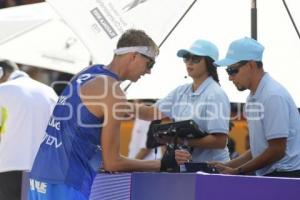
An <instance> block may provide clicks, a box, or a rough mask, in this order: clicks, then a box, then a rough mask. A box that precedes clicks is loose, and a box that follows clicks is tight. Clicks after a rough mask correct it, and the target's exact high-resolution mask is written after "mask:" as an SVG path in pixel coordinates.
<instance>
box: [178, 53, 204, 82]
mask: <svg viewBox="0 0 300 200" xmlns="http://www.w3.org/2000/svg"><path fill="white" fill-rule="evenodd" d="M183 61H184V63H185V65H186V70H187V72H188V75H189V76H190V77H191V78H193V79H197V78H201V77H203V76H207V75H208V72H207V69H206V62H205V58H204V57H203V56H196V55H192V54H188V55H186V56H185V57H183Z"/></svg>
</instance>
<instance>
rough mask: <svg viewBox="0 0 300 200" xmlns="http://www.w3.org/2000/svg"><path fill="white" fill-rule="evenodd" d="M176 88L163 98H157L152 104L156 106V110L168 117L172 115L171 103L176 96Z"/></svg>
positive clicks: (172, 103)
mask: <svg viewBox="0 0 300 200" xmlns="http://www.w3.org/2000/svg"><path fill="white" fill-rule="evenodd" d="M178 92H179V91H178V88H176V89H175V90H173V91H172V92H170V93H169V94H168V95H167V96H166V97H164V98H163V99H160V100H158V101H157V102H156V103H155V104H154V106H156V107H157V108H158V110H159V111H160V112H161V113H163V114H164V115H166V116H168V117H169V118H172V115H173V109H172V108H173V105H174V102H175V101H176V98H177V96H178Z"/></svg>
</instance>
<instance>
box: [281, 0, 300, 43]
mask: <svg viewBox="0 0 300 200" xmlns="http://www.w3.org/2000/svg"><path fill="white" fill-rule="evenodd" d="M282 2H283V4H284V7H285V9H286V11H287V13H288V15H289V17H290V19H291V21H292V23H293V26H294V29H295V31H296V33H297V35H298V37H299V39H300V33H299V30H298V28H297V25H296V23H295V21H294V19H293V16H292V14H291V12H290V10H289V8H288V6H287V4H286V2H285V0H282Z"/></svg>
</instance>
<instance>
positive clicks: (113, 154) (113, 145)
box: [81, 77, 160, 171]
mask: <svg viewBox="0 0 300 200" xmlns="http://www.w3.org/2000/svg"><path fill="white" fill-rule="evenodd" d="M81 90H82V91H83V93H84V94H85V96H87V95H90V96H91V95H92V96H99V98H96V99H94V98H92V99H87V98H85V100H84V103H85V104H86V106H87V108H88V109H89V110H90V111H91V112H92V113H94V114H95V115H96V116H98V117H103V118H104V124H103V128H102V134H101V147H102V158H103V162H104V169H105V170H107V171H159V169H160V160H154V161H153V160H152V161H150V160H148V161H146V160H136V159H129V158H127V157H124V156H122V155H120V127H121V120H122V119H124V117H125V114H126V113H127V111H128V109H129V106H128V102H127V100H126V98H125V96H124V93H123V92H122V90H121V89H120V87H119V85H117V82H116V81H115V80H114V79H112V78H108V77H98V78H96V79H94V80H93V81H91V82H89V83H87V84H86V85H85V86H84V87H82V89H81ZM103 94H105V95H103ZM91 104H93V105H91Z"/></svg>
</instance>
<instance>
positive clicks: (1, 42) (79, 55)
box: [0, 3, 91, 73]
mask: <svg viewBox="0 0 300 200" xmlns="http://www.w3.org/2000/svg"><path fill="white" fill-rule="evenodd" d="M0 27H1V31H0V58H5V59H10V60H13V61H15V62H17V63H21V64H27V65H32V66H38V67H43V68H47V69H52V70H57V71H63V72H68V73H76V72H78V71H80V69H82V68H83V67H85V66H87V65H88V63H89V61H90V59H91V56H90V53H89V52H88V51H87V49H86V48H85V46H84V45H83V44H82V43H81V42H80V40H79V39H78V37H77V36H76V35H75V34H74V33H73V32H72V31H71V30H70V28H69V27H68V26H67V25H66V24H65V23H64V21H62V20H61V19H60V18H59V17H58V16H57V14H56V13H55V12H54V11H53V10H52V9H51V7H50V6H49V5H48V4H47V3H38V4H32V5H26V6H18V7H12V8H7V9H1V10H0Z"/></svg>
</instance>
